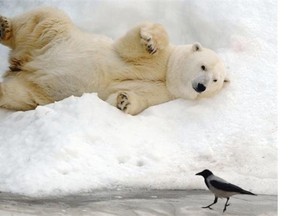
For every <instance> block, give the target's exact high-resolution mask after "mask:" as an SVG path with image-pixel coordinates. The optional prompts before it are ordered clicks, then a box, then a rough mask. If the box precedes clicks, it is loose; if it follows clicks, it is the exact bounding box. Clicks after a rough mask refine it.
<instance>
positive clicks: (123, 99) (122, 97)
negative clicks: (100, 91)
mask: <svg viewBox="0 0 288 216" xmlns="http://www.w3.org/2000/svg"><path fill="white" fill-rule="evenodd" d="M129 105H130V103H129V100H128V95H127V94H126V93H120V94H119V95H118V97H117V108H118V109H120V110H122V111H124V112H125V111H126V110H127V108H128V106H129Z"/></svg>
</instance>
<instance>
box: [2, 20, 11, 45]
mask: <svg viewBox="0 0 288 216" xmlns="http://www.w3.org/2000/svg"><path fill="white" fill-rule="evenodd" d="M10 36H11V25H10V22H9V20H8V19H7V18H6V17H4V16H0V40H8V39H9V38H10Z"/></svg>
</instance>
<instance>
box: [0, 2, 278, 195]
mask: <svg viewBox="0 0 288 216" xmlns="http://www.w3.org/2000/svg"><path fill="white" fill-rule="evenodd" d="M41 5H50V6H55V7H58V8H61V9H63V10H64V11H66V12H67V13H68V14H69V15H70V16H71V18H72V20H73V21H74V22H75V23H76V24H77V25H78V26H79V27H80V28H81V29H83V30H85V31H90V32H94V33H97V34H105V35H107V36H110V37H111V38H113V39H115V38H117V37H120V36H121V35H122V34H124V33H125V32H126V31H127V30H129V28H131V27H133V26H135V25H137V24H138V23H140V22H143V21H147V20H149V21H152V22H159V23H161V24H163V25H164V26H165V27H166V29H167V31H168V33H169V35H170V40H171V42H172V43H174V44H187V43H193V42H195V41H199V42H200V43H201V44H202V45H204V46H206V47H209V48H211V49H214V50H215V51H216V52H218V53H219V55H220V56H221V57H222V58H223V59H224V61H225V63H226V65H227V69H228V71H229V75H230V80H231V82H230V84H229V85H228V86H227V87H225V89H223V90H222V91H221V93H220V94H218V95H216V96H214V97H213V98H209V99H208V98H207V99H201V100H197V101H188V100H183V99H178V100H174V101H170V102H168V103H164V104H161V105H157V106H153V107H150V108H148V109H147V110H145V111H144V112H142V113H141V114H139V115H137V116H130V115H127V114H124V113H122V112H121V111H119V110H118V109H116V108H114V107H112V106H110V105H108V104H107V103H105V102H104V101H102V100H100V99H99V98H98V97H97V94H96V93H95V94H84V95H83V96H82V97H73V96H72V97H69V98H67V99H65V100H63V101H59V102H56V103H53V104H49V105H46V106H39V107H37V108H36V110H32V111H27V112H15V111H7V110H4V109H1V110H0V191H5V192H12V193H20V194H25V195H29V196H49V195H65V194H70V193H79V192H87V191H91V190H98V189H99V190H100V189H121V188H138V189H139V188H142V189H143V188H144V189H204V188H205V187H206V186H205V184H204V183H203V179H202V178H200V177H198V176H195V173H197V172H199V171H202V170H203V169H205V168H209V169H210V170H212V171H213V172H214V173H215V174H216V175H218V176H221V177H223V178H224V179H226V180H227V181H229V182H233V183H235V184H237V185H239V186H241V187H243V188H245V189H246V190H251V191H253V192H254V193H260V194H277V143H276V134H277V109H276V60H277V59H276V58H277V50H276V14H277V5H276V1H274V0H253V1H250V0H234V1H227V0H218V1H214V0H207V1H192V0H191V1H184V0H183V1H176V0H175V1H164V0H163V1H135V0H134V1H127V0H123V1H116V0H115V1H104V0H102V1H96V0H95V1H89V0H83V1H76V0H70V1H56V0H33V1H32V0H26V1H23V0H13V1H0V14H1V15H5V16H14V15H17V14H20V13H22V12H24V11H27V10H30V9H32V8H35V7H39V6H41ZM0 56H1V59H2V60H1V62H0V69H1V72H4V71H5V70H6V68H7V67H8V63H7V59H8V49H7V48H5V47H4V46H1V47H0Z"/></svg>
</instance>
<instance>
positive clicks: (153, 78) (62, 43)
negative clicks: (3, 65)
mask: <svg viewBox="0 0 288 216" xmlns="http://www.w3.org/2000/svg"><path fill="white" fill-rule="evenodd" d="M0 42H1V43H2V44H3V45H5V46H8V47H9V48H10V49H11V51H10V55H9V64H10V67H9V69H8V70H7V71H6V73H5V75H4V77H3V82H2V83H0V107H3V108H7V109H13V110H23V111H25V110H30V109H34V108H35V107H37V106H38V105H45V104H48V103H52V102H55V101H59V100H62V99H64V98H66V97H69V96H71V95H74V96H81V95H82V94H83V93H90V92H97V93H98V96H99V97H100V98H101V99H103V100H104V101H107V102H108V103H109V104H111V105H113V106H115V107H117V108H118V109H120V110H122V111H123V112H125V113H128V114H131V115H136V114H138V113H140V112H142V111H143V110H144V109H146V108H148V107H150V106H152V105H156V104H160V103H164V102H167V101H169V100H173V99H175V98H186V99H192V100H194V99H196V98H199V97H207V96H211V95H213V94H215V93H217V92H218V91H219V90H220V89H221V88H222V87H223V85H224V82H225V77H226V71H225V66H224V64H223V62H222V60H221V59H220V58H219V57H218V56H217V54H216V53H215V52H213V51H212V50H210V49H207V48H204V47H203V46H201V45H200V44H199V43H194V44H189V45H182V46H176V45H172V44H170V43H169V38H168V35H167V32H166V30H165V29H164V28H163V26H162V25H160V24H156V23H143V24H140V25H138V26H136V27H134V28H132V29H131V30H130V31H128V32H127V33H126V34H125V35H124V36H123V37H120V38H119V39H117V40H115V41H113V40H112V39H110V38H107V37H105V36H100V35H95V34H90V33H86V32H83V31H81V30H80V29H79V28H77V27H76V26H75V25H74V24H73V23H72V21H71V20H70V18H69V17H68V16H67V15H66V14H65V13H64V12H63V11H61V10H59V9H56V8H39V9H35V10H32V11H30V12H28V13H25V14H22V15H19V16H16V17H14V18H7V17H4V16H0Z"/></svg>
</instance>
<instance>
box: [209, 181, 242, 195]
mask: <svg viewBox="0 0 288 216" xmlns="http://www.w3.org/2000/svg"><path fill="white" fill-rule="evenodd" d="M210 184H211V185H212V186H213V187H214V188H216V189H219V190H222V191H227V192H236V193H243V191H244V190H243V189H242V188H240V187H238V186H236V185H233V184H231V183H228V182H220V181H217V180H211V181H210Z"/></svg>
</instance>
